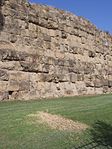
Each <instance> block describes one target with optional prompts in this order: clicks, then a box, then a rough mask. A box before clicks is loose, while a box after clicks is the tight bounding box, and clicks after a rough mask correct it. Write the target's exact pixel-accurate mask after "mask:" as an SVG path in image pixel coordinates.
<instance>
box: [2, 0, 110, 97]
mask: <svg viewBox="0 0 112 149" xmlns="http://www.w3.org/2000/svg"><path fill="white" fill-rule="evenodd" d="M103 93H112V36H111V35H109V34H107V33H105V32H103V31H100V30H98V29H97V28H96V27H95V26H94V25H93V24H92V23H91V22H89V21H87V20H86V19H84V18H83V17H77V16H75V15H73V14H71V13H68V12H65V11H62V10H58V9H55V8H52V7H49V6H44V5H37V4H30V3H29V2H28V1H27V0H6V1H4V0H1V1H0V100H10V99H20V100H23V99H24V100H29V99H38V98H51V97H60V96H74V95H85V94H86V95H88V94H92V95H93V94H103Z"/></svg>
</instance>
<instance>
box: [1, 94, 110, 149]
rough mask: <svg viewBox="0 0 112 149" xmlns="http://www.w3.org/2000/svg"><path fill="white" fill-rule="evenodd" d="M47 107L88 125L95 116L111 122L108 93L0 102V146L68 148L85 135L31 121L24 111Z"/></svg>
mask: <svg viewBox="0 0 112 149" xmlns="http://www.w3.org/2000/svg"><path fill="white" fill-rule="evenodd" d="M37 111H47V112H49V113H51V114H57V115H62V116H64V117H66V118H69V119H72V120H74V121H79V122H82V123H85V124H87V125H90V127H91V126H92V124H94V123H95V122H96V121H97V120H100V121H105V122H106V123H108V124H110V125H111V124H112V95H101V96H93V97H66V98H59V99H50V100H40V101H8V102H0V149H71V148H72V147H73V146H74V145H75V144H78V143H81V141H84V140H86V139H88V137H89V135H87V134H86V132H83V133H76V132H69V131H59V130H53V129H50V128H49V127H48V126H45V125H42V124H38V123H37V125H35V124H32V123H30V122H29V121H28V119H27V115H29V114H32V113H36V112H37Z"/></svg>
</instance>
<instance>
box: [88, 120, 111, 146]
mask: <svg viewBox="0 0 112 149" xmlns="http://www.w3.org/2000/svg"><path fill="white" fill-rule="evenodd" d="M90 133H91V136H92V140H93V141H94V142H95V143H97V144H99V145H102V146H109V147H112V125H110V124H108V123H106V122H103V121H97V122H96V123H94V124H93V126H92V129H91V130H90Z"/></svg>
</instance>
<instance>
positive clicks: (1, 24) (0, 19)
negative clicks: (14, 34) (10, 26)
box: [0, 0, 5, 31]
mask: <svg viewBox="0 0 112 149" xmlns="http://www.w3.org/2000/svg"><path fill="white" fill-rule="evenodd" d="M3 4H4V0H0V31H2V30H3V27H4V23H5V20H4V16H3V14H2V6H3Z"/></svg>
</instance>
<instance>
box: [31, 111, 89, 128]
mask: <svg viewBox="0 0 112 149" xmlns="http://www.w3.org/2000/svg"><path fill="white" fill-rule="evenodd" d="M28 117H30V118H32V121H33V122H32V123H43V124H47V125H48V126H49V127H50V128H52V129H57V130H66V131H83V130H86V129H87V128H89V126H88V125H86V124H83V123H80V122H75V121H73V120H71V119H67V118H64V117H62V116H60V115H54V114H50V113H47V112H37V113H35V114H30V115H28Z"/></svg>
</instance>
